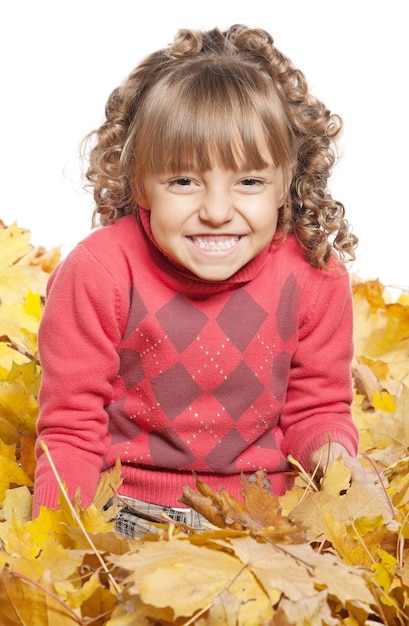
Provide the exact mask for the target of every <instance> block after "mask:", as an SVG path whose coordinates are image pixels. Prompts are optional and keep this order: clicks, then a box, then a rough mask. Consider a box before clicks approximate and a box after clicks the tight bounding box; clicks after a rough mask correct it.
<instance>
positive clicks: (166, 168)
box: [130, 61, 293, 181]
mask: <svg viewBox="0 0 409 626" xmlns="http://www.w3.org/2000/svg"><path fill="white" fill-rule="evenodd" d="M178 69H179V68H178ZM260 130H261V135H260ZM260 136H262V137H263V138H264V141H265V144H266V145H267V148H268V151H269V153H270V155H271V158H272V160H273V163H274V164H275V165H276V166H283V168H284V169H286V168H287V167H289V166H290V163H291V162H292V160H293V155H292V154H291V145H292V143H291V141H290V131H289V129H288V128H287V127H286V125H285V123H284V115H283V113H282V109H281V103H280V100H279V98H278V95H277V94H276V92H275V89H274V85H273V82H272V79H271V78H270V77H268V76H264V75H263V74H261V72H260V71H259V69H257V70H254V69H253V68H251V67H248V66H245V67H243V66H237V64H234V65H232V64H229V66H226V65H223V66H222V67H221V66H220V65H217V64H214V63H211V62H210V63H209V61H207V62H206V63H205V64H204V63H198V62H196V63H195V64H193V66H192V64H191V66H190V67H186V66H185V67H183V68H180V69H179V71H178V72H175V73H171V75H170V76H168V75H167V76H165V77H164V78H163V79H162V80H160V81H159V82H158V83H157V84H156V85H155V86H154V87H153V88H152V90H151V91H150V92H149V93H148V94H147V96H146V97H145V100H144V102H143V105H142V107H141V109H140V114H139V115H138V116H137V120H136V122H135V126H134V128H133V131H132V133H131V137H130V141H131V142H132V148H131V150H132V153H133V155H132V161H133V163H132V167H133V168H134V169H135V175H136V179H137V180H139V181H140V180H141V177H142V176H143V175H144V174H145V173H164V172H183V171H189V170H190V169H193V168H194V167H198V168H199V169H201V170H203V171H206V170H208V169H210V168H212V167H214V166H215V165H216V164H217V165H220V166H224V167H225V168H227V169H231V170H234V171H237V170H239V169H241V168H248V169H263V168H264V167H266V166H267V165H268V163H266V161H265V159H264V158H263V156H262V148H263V146H260V145H259V144H260V139H259V138H260ZM263 153H264V155H265V147H264V152H263Z"/></svg>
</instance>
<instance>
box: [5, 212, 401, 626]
mask: <svg viewBox="0 0 409 626" xmlns="http://www.w3.org/2000/svg"><path fill="white" fill-rule="evenodd" d="M29 239H30V234H29V232H28V231H27V230H25V229H21V228H18V227H17V225H16V224H13V225H12V226H10V227H5V226H4V225H2V224H1V223H0V291H1V294H2V304H1V305H0V506H1V507H2V508H1V509H0V624H1V625H2V626H23V625H24V626H27V625H28V624H30V626H31V624H35V626H43V625H50V626H55V625H56V624H58V626H72V625H73V624H78V625H80V626H85V625H86V624H90V625H91V624H92V625H93V626H135V625H136V624H137V625H138V626H151V625H152V624H155V626H170V624H174V625H175V626H192V625H193V624H194V625H195V626H260V625H261V624H263V626H264V625H265V626H294V625H297V626H321V625H324V624H325V625H326V626H336V625H338V624H345V626H369V625H371V626H375V624H394V625H397V626H406V624H408V623H409V291H408V293H402V295H401V296H399V297H398V298H392V297H391V296H390V294H388V292H387V290H386V289H385V288H384V286H383V285H382V284H381V282H380V281H377V280H373V281H362V280H357V279H353V284H352V290H353V298H354V317H355V335H354V346H355V351H354V361H353V369H352V374H353V380H354V401H353V405H352V413H353V419H354V422H355V423H356V425H357V427H358V429H359V432H360V450H359V459H360V461H361V462H362V464H363V465H364V466H365V468H366V469H367V471H368V472H369V473H370V475H371V476H372V477H373V480H374V484H373V485H370V484H366V485H363V484H359V483H355V482H354V483H352V484H350V471H349V470H348V468H346V467H345V465H344V462H343V461H342V459H339V460H337V461H336V462H335V463H333V464H331V465H329V466H328V467H327V468H326V470H325V472H324V475H323V477H322V478H321V480H320V481H319V483H317V482H316V481H315V480H313V478H312V476H310V475H308V474H305V473H304V474H300V475H299V477H298V478H297V479H296V484H295V486H294V487H293V488H292V489H290V490H289V491H287V493H285V494H284V495H283V496H279V497H277V496H273V495H272V494H271V493H270V491H269V489H268V488H266V481H265V476H264V474H263V472H261V471H260V472H257V473H256V474H255V476H253V477H252V478H251V479H248V478H244V477H243V481H242V493H241V496H240V498H238V499H236V498H234V497H233V496H232V495H231V494H230V493H229V492H228V491H226V490H221V491H218V492H214V491H213V490H212V489H210V487H209V486H208V485H206V484H205V483H204V482H201V481H198V480H197V481H196V489H190V488H186V489H185V490H184V491H183V493H182V494H180V497H181V502H182V503H183V504H185V505H186V506H192V507H193V508H195V509H196V510H198V511H199V512H200V513H201V514H202V515H204V516H205V517H206V518H207V519H208V520H209V525H208V528H205V530H204V531H196V530H194V529H189V528H186V527H182V526H181V527H178V525H177V524H169V525H168V526H166V525H165V524H164V526H163V528H162V529H161V530H160V531H159V532H157V533H151V534H149V535H147V536H145V537H142V538H133V539H128V538H126V537H122V536H120V535H118V534H117V533H116V532H115V525H114V518H115V515H116V513H117V510H118V509H117V507H116V506H112V507H110V508H108V510H105V504H106V502H107V501H108V500H109V499H110V498H111V497H112V495H113V494H115V493H117V492H118V490H120V485H121V482H122V476H121V467H120V463H119V461H118V462H117V464H116V466H115V467H114V468H113V469H112V470H111V471H110V472H107V473H106V474H104V475H103V476H102V477H101V480H100V483H99V485H98V490H97V493H96V496H95V498H94V502H93V503H92V504H91V506H90V507H88V508H87V509H82V507H81V503H80V500H79V498H78V497H76V498H74V501H73V502H72V503H69V502H67V500H66V497H65V496H64V486H63V485H62V491H61V494H60V500H59V507H58V509H57V510H51V509H47V508H44V507H41V509H40V514H39V516H38V517H37V518H36V519H35V520H31V517H30V516H31V504H32V494H31V491H32V481H33V476H34V468H35V456H34V444H35V441H36V428H35V425H36V419H37V415H38V389H39V385H40V381H41V368H40V365H39V362H38V354H37V331H38V323H39V321H40V319H41V315H42V311H43V303H44V295H45V287H46V283H47V280H48V276H49V273H50V272H51V271H52V269H53V268H54V267H55V266H56V264H57V263H58V261H59V258H60V255H59V250H58V249H54V250H51V251H46V250H44V249H43V248H42V247H36V248H35V247H33V246H31V244H30V241H29ZM50 460H51V461H52V459H50Z"/></svg>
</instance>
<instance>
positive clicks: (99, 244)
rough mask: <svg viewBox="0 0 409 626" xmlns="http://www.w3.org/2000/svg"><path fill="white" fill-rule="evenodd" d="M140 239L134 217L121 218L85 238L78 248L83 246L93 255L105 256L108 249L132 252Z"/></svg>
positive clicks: (138, 226)
mask: <svg viewBox="0 0 409 626" xmlns="http://www.w3.org/2000/svg"><path fill="white" fill-rule="evenodd" d="M139 237H141V228H140V223H139V220H138V218H137V217H135V216H134V215H127V216H125V217H122V218H121V219H119V220H118V221H117V222H115V223H114V224H112V225H110V226H100V227H99V228H97V229H96V230H95V231H93V232H92V233H91V234H90V235H88V236H87V237H85V239H83V240H82V241H80V243H79V244H78V245H79V246H81V245H82V246H84V247H85V248H87V250H89V251H90V252H92V253H93V254H96V255H99V254H100V253H102V252H104V253H105V254H107V252H108V251H109V249H115V250H121V249H123V250H124V251H127V250H131V251H132V250H133V249H134V248H135V247H136V245H137V243H138V239H139Z"/></svg>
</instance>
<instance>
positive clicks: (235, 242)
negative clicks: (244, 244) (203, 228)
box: [187, 234, 244, 256]
mask: <svg viewBox="0 0 409 626" xmlns="http://www.w3.org/2000/svg"><path fill="white" fill-rule="evenodd" d="M243 238H244V236H243V235H238V234H234V235H233V234H223V235H214V234H211V235H207V234H201V235H191V236H188V237H187V240H188V241H189V243H190V245H192V246H193V247H194V249H195V250H197V251H198V252H200V253H201V254H204V255H206V256H226V255H228V254H229V253H231V252H232V251H234V250H236V249H237V247H238V246H239V245H240V243H241V241H242V239H243Z"/></svg>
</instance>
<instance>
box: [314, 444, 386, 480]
mask: <svg viewBox="0 0 409 626" xmlns="http://www.w3.org/2000/svg"><path fill="white" fill-rule="evenodd" d="M339 458H342V459H343V460H344V463H345V465H346V467H348V468H349V469H350V470H351V481H355V482H358V483H366V484H371V485H373V484H374V481H373V480H372V478H371V477H370V475H369V474H368V473H367V472H366V470H365V469H364V468H363V467H362V465H361V464H360V462H359V461H358V460H357V459H356V458H355V457H353V456H351V455H350V454H349V453H348V452H347V451H346V449H345V448H344V446H341V444H339V443H334V442H329V443H326V444H324V445H323V446H321V448H318V450H316V451H315V452H313V453H312V454H311V456H310V467H311V471H312V472H314V471H315V468H316V467H317V466H318V471H317V476H318V477H320V476H322V475H323V473H324V472H325V468H326V467H327V466H328V465H331V463H333V462H334V461H335V460H336V459H339Z"/></svg>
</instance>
